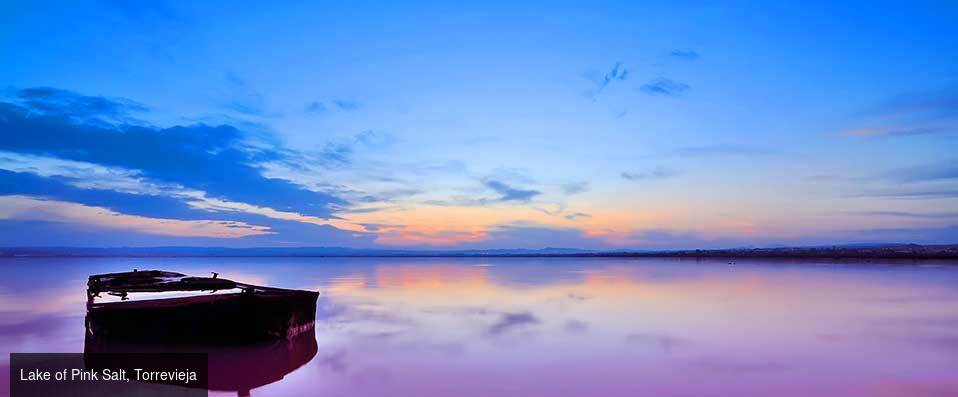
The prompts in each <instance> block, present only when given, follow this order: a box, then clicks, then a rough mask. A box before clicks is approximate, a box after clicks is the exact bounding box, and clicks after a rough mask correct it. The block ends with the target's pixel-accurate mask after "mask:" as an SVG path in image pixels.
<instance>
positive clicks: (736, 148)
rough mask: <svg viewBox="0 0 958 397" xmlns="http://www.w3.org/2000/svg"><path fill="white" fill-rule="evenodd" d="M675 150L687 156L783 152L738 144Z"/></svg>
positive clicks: (759, 154)
mask: <svg viewBox="0 0 958 397" xmlns="http://www.w3.org/2000/svg"><path fill="white" fill-rule="evenodd" d="M675 152H676V154H679V155H687V156H765V155H771V154H780V153H782V151H781V150H780V149H775V148H768V147H761V146H750V145H738V144H710V145H701V146H686V147H681V148H678V149H677V150H676V151H675Z"/></svg>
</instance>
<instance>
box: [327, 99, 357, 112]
mask: <svg viewBox="0 0 958 397" xmlns="http://www.w3.org/2000/svg"><path fill="white" fill-rule="evenodd" d="M332 102H333V105H335V106H336V107H337V108H339V110H344V111H347V112H348V111H353V110H356V109H359V108H360V106H362V104H360V103H359V102H357V101H354V100H351V99H334V100H333V101H332Z"/></svg>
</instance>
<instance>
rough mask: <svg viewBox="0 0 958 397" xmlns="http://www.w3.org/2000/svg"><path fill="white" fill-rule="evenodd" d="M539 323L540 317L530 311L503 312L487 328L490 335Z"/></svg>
mask: <svg viewBox="0 0 958 397" xmlns="http://www.w3.org/2000/svg"><path fill="white" fill-rule="evenodd" d="M538 323H539V319H538V318H537V317H536V316H534V315H532V313H529V312H522V313H502V314H501V315H500V316H499V320H498V321H496V323H495V324H493V325H492V326H490V327H489V328H488V329H487V330H486V333H487V334H489V335H501V334H504V333H506V332H509V331H512V330H514V329H517V328H523V327H526V326H529V325H535V324H538Z"/></svg>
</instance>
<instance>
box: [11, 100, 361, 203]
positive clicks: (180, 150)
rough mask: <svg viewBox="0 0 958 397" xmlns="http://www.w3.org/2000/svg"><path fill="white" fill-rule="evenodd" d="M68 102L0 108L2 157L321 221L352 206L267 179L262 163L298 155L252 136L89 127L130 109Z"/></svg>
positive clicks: (222, 128) (221, 130)
mask: <svg viewBox="0 0 958 397" xmlns="http://www.w3.org/2000/svg"><path fill="white" fill-rule="evenodd" d="M43 92H49V91H48V90H44V91H41V92H33V93H31V94H29V95H28V96H29V97H31V98H48V97H49V95H46V94H43ZM58 96H63V95H62V94H58ZM68 97H69V98H73V99H70V100H68V101H66V102H64V101H59V100H58V101H43V102H41V103H40V105H39V106H40V107H39V108H37V107H35V106H34V105H33V104H34V103H35V102H24V103H22V104H12V103H0V138H2V139H0V150H4V151H8V152H14V153H19V154H23V155H43V156H49V157H55V158H59V159H62V160H69V161H76V162H84V163H90V164H97V165H100V166H104V167H109V168H118V169H124V170H130V171H131V172H135V173H136V175H137V176H138V177H139V178H141V180H143V181H145V182H153V183H157V184H170V185H178V186H182V187H184V188H186V189H194V190H198V191H203V192H206V194H208V195H209V196H210V197H211V198H216V199H221V200H228V201H236V202H243V203H249V204H253V205H257V206H263V207H270V208H274V209H277V210H280V211H295V212H299V213H303V214H306V215H312V216H318V217H323V218H327V217H331V216H332V212H333V210H334V208H337V207H342V206H346V205H348V203H347V202H346V201H345V200H342V199H340V198H338V197H334V196H332V195H329V194H326V193H322V192H317V191H312V190H308V189H306V188H304V187H302V186H299V185H297V184H294V183H292V182H290V181H287V180H284V179H277V178H268V177H265V176H263V168H262V167H263V166H262V164H265V163H267V162H271V161H284V160H287V159H289V158H290V157H291V156H293V155H294V154H293V153H292V152H291V151H289V150H287V149H284V148H281V147H277V146H274V145H269V144H262V143H255V144H254V143H253V140H254V138H255V137H254V136H252V135H249V134H247V133H244V132H243V131H241V130H239V129H237V128H235V127H232V126H228V125H219V126H209V125H205V124H195V125H186V126H182V125H181V126H174V127H169V128H158V127H153V126H146V125H140V126H130V125H125V124H123V125H121V124H103V123H94V124H90V123H86V122H85V121H89V120H100V121H103V120H109V119H117V118H122V117H123V115H124V114H126V113H125V112H127V110H124V109H128V108H129V107H128V106H127V105H126V104H125V103H121V102H115V103H114V102H112V101H111V100H107V99H103V98H99V99H97V100H90V99H81V100H80V101H81V102H83V103H94V104H95V105H89V106H87V105H77V104H76V102H77V100H76V98H89V97H82V96H78V95H72V96H68ZM60 104H64V105H63V106H62V107H61V106H59V105H60ZM267 192H268V194H266V193H267Z"/></svg>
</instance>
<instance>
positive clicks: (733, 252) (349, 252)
mask: <svg viewBox="0 0 958 397" xmlns="http://www.w3.org/2000/svg"><path fill="white" fill-rule="evenodd" d="M31 257H34V258H120V257H130V258H172V257H184V258H257V257H260V258H283V257H286V258H729V259H733V258H770V259H772V258H780V259H788V258H792V259H958V244H948V245H918V244H877V245H860V246H834V247H781V248H730V249H699V250H668V251H629V250H618V251H588V250H577V249H568V248H544V249H539V250H529V249H514V250H510V249H490V250H458V251H451V250H450V251H439V250H437V251H426V250H388V249H355V248H339V247H300V248H221V247H113V248H80V247H12V248H0V258H31Z"/></svg>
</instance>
